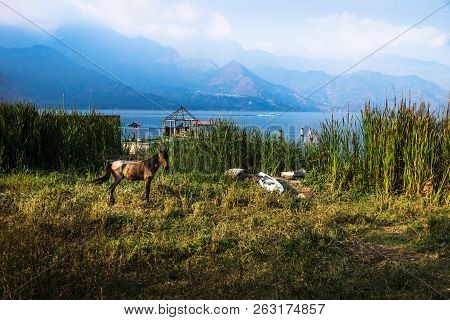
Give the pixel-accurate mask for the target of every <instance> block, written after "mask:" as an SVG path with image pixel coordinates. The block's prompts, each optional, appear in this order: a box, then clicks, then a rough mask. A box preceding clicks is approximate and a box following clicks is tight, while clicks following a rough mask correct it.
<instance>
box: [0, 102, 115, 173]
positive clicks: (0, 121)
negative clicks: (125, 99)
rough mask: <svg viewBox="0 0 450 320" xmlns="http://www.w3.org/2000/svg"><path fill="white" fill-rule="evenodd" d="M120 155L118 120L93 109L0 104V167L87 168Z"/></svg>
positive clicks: (88, 169) (89, 168)
mask: <svg viewBox="0 0 450 320" xmlns="http://www.w3.org/2000/svg"><path fill="white" fill-rule="evenodd" d="M120 154H122V147H121V142H120V123H119V121H115V120H114V119H111V118H105V117H101V116H99V115H98V114H97V113H95V112H91V113H89V114H80V113H77V112H73V113H67V112H65V111H61V110H38V109H37V108H36V107H35V106H33V105H31V104H21V103H20V104H17V105H12V104H5V103H2V104H0V170H1V171H11V170H13V169H20V168H30V169H44V170H49V169H50V170H82V171H90V170H95V169H97V168H98V167H100V166H103V164H104V163H105V160H107V159H111V157H116V156H119V155H120Z"/></svg>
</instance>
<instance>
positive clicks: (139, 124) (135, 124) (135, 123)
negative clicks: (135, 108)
mask: <svg viewBox="0 0 450 320" xmlns="http://www.w3.org/2000/svg"><path fill="white" fill-rule="evenodd" d="M128 126H129V127H133V128H138V127H140V126H142V123H140V122H132V123H130V124H128Z"/></svg>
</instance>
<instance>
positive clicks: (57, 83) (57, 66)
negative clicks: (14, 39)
mask: <svg viewBox="0 0 450 320" xmlns="http://www.w3.org/2000/svg"><path fill="white" fill-rule="evenodd" d="M0 70H1V72H2V74H3V75H4V77H5V78H6V79H7V80H8V82H10V83H12V84H13V85H14V86H15V87H16V88H19V90H20V91H19V90H18V91H19V92H20V94H19V95H18V96H13V97H11V96H9V97H8V96H6V97H5V98H6V99H7V100H31V101H35V102H36V103H38V104H39V105H42V106H54V105H61V103H62V95H63V94H64V99H65V102H66V105H67V106H81V107H87V106H88V105H89V103H93V104H95V105H97V106H99V105H101V106H105V107H117V106H119V105H120V104H125V103H126V104H128V105H130V106H134V107H144V106H146V105H148V104H149V102H148V101H147V100H146V99H145V98H143V97H141V96H139V95H137V94H136V93H135V92H133V91H131V90H130V89H128V88H127V87H125V86H124V85H122V84H120V83H117V82H116V81H113V80H111V79H109V78H107V77H105V76H103V75H101V74H99V73H97V72H95V71H93V70H91V69H87V68H84V67H82V66H79V65H78V64H76V63H74V62H72V61H70V60H69V59H68V58H66V57H65V56H63V55H62V54H60V53H59V52H58V51H56V50H54V49H52V48H49V47H45V46H33V47H31V48H13V49H5V48H0ZM152 98H153V99H156V100H159V101H160V102H161V103H162V102H164V101H165V99H163V98H162V97H157V96H153V97H152Z"/></svg>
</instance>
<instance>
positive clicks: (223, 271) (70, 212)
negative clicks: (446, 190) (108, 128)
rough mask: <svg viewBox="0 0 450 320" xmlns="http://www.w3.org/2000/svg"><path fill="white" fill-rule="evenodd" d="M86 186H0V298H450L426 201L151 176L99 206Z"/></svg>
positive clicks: (5, 182) (442, 222)
mask: <svg viewBox="0 0 450 320" xmlns="http://www.w3.org/2000/svg"><path fill="white" fill-rule="evenodd" d="M90 178H92V176H82V177H79V176H75V175H71V174H61V173H52V174H44V175H42V174H36V173H17V174H9V175H3V176H1V177H0V181H1V183H0V207H1V208H2V209H1V212H0V223H1V225H2V231H1V233H0V246H1V248H2V250H1V251H0V274H1V277H0V282H1V286H0V288H1V294H2V296H3V298H6V299H11V298H14V299H50V298H51V299H74V298H75V299H79V298H92V299H129V298H137V299H180V298H183V299H199V298H203V299H344V298H347V299H356V298H359V299H417V298H420V299H431V298H433V299H445V298H448V294H449V292H448V290H449V285H450V283H449V279H450V278H449V276H450V275H449V269H448V266H449V263H450V259H449V247H448V243H449V234H450V232H449V231H450V225H449V219H448V208H446V207H443V206H440V205H436V204H434V203H431V202H429V201H427V200H426V199H423V198H418V199H414V200H411V199H409V198H406V197H404V196H396V197H390V198H386V199H383V200H381V199H380V198H379V197H376V196H373V195H365V196H355V195H353V194H341V195H334V194H332V193H330V192H320V191H314V189H313V190H312V191H311V192H310V194H309V195H308V196H307V197H306V198H302V197H298V196H297V193H296V192H295V189H291V188H290V189H289V191H288V192H286V193H285V194H282V195H278V194H270V193H267V192H265V191H264V190H263V189H262V188H259V187H257V186H255V184H254V182H250V181H236V180H230V179H225V178H224V177H222V176H219V175H206V174H161V175H159V176H158V178H156V179H155V181H154V184H153V186H152V192H151V198H152V202H151V203H149V204H147V203H145V202H144V201H142V199H141V196H142V194H143V191H144V187H143V183H133V182H124V183H122V184H121V185H120V186H119V188H118V189H117V200H118V201H117V204H116V205H115V206H113V207H110V206H108V204H107V185H103V186H94V185H91V184H89V182H88V181H89V180H90ZM311 178H312V179H314V177H311ZM308 179H309V178H308Z"/></svg>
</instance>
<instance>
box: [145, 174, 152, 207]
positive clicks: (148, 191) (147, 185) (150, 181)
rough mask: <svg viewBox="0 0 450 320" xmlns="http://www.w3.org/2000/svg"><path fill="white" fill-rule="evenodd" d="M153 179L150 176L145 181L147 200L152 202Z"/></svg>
mask: <svg viewBox="0 0 450 320" xmlns="http://www.w3.org/2000/svg"><path fill="white" fill-rule="evenodd" d="M152 180H153V177H152V176H149V177H147V178H146V179H145V200H147V202H149V201H150V185H151V184H152Z"/></svg>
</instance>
